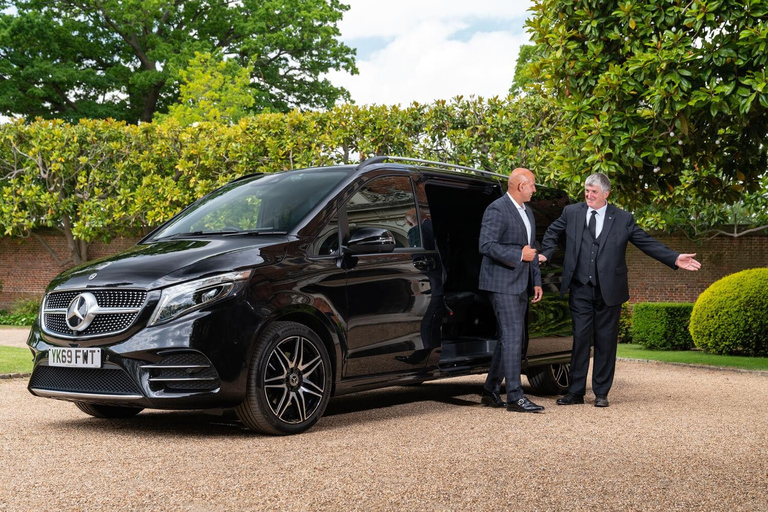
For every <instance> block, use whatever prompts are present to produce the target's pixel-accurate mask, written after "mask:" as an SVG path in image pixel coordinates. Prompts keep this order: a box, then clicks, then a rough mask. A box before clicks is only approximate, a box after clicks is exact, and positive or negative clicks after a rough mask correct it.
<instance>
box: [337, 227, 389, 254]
mask: <svg viewBox="0 0 768 512" xmlns="http://www.w3.org/2000/svg"><path fill="white" fill-rule="evenodd" d="M346 250H347V252H349V253H350V254H377V253H385V252H392V251H394V250H395V235H393V234H392V232H391V231H389V230H388V229H380V228H358V229H356V230H354V231H353V232H352V233H351V234H350V236H349V241H348V242H347V244H346Z"/></svg>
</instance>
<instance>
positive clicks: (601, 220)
mask: <svg viewBox="0 0 768 512" xmlns="http://www.w3.org/2000/svg"><path fill="white" fill-rule="evenodd" d="M607 209H608V203H605V204H604V205H603V206H602V208H600V209H597V210H595V209H594V208H587V216H586V217H585V222H586V223H587V228H589V218H590V217H591V216H592V212H593V211H594V212H597V215H595V236H596V237H597V236H600V232H601V231H602V230H603V224H605V211H606V210H607Z"/></svg>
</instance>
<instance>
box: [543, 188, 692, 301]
mask: <svg viewBox="0 0 768 512" xmlns="http://www.w3.org/2000/svg"><path fill="white" fill-rule="evenodd" d="M588 209H589V208H588V207H587V204H586V203H578V204H572V205H569V206H566V207H565V209H564V210H563V213H562V214H561V215H560V217H559V218H558V219H557V220H556V221H555V222H553V223H552V224H551V225H550V226H549V228H548V229H547V232H546V233H544V240H543V241H542V245H541V253H542V254H543V255H544V256H546V257H547V260H550V259H551V258H552V253H553V252H554V251H555V246H556V245H557V242H558V240H559V239H560V237H561V236H562V234H563V233H565V261H564V263H563V280H562V282H561V285H560V294H561V295H565V292H566V291H567V290H568V288H569V287H570V285H571V281H572V279H573V274H574V272H575V271H576V263H577V262H578V260H579V250H580V248H581V238H582V235H583V232H584V230H585V229H586V226H587V210H588ZM599 240H600V248H599V249H598V252H597V278H598V281H599V283H600V291H601V292H602V295H603V300H604V301H605V304H606V305H608V306H617V305H620V304H623V303H624V302H626V301H628V300H629V283H628V280H627V260H626V253H627V243H628V242H632V244H633V245H634V246H635V247H637V248H638V249H640V250H641V251H643V252H644V253H645V254H647V255H648V256H650V257H651V258H654V259H656V260H658V261H660V262H662V263H664V264H665V265H667V266H669V267H670V268H673V269H677V266H676V265H675V261H676V260H677V257H678V256H679V255H680V254H679V253H677V252H675V251H673V250H672V249H670V248H669V247H667V246H666V245H664V244H663V243H661V242H659V241H658V240H656V239H655V238H653V237H652V236H650V235H649V234H648V233H646V232H645V231H643V230H642V229H641V228H640V227H638V226H637V224H635V218H634V217H633V216H632V214H631V213H629V212H625V211H624V210H622V209H620V208H617V207H615V206H613V205H612V204H610V203H609V204H608V208H606V211H605V222H604V224H603V230H602V231H601V232H600V237H599Z"/></svg>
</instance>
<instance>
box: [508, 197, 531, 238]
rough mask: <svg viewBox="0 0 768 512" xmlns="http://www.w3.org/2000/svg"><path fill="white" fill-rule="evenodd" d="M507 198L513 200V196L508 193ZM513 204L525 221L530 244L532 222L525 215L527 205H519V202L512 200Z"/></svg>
mask: <svg viewBox="0 0 768 512" xmlns="http://www.w3.org/2000/svg"><path fill="white" fill-rule="evenodd" d="M507 197H509V198H510V199H512V196H511V195H509V193H507ZM512 204H513V205H515V209H516V210H517V213H519V214H520V217H521V218H522V219H523V224H525V232H526V233H527V234H528V243H529V244H530V243H531V221H530V220H528V214H527V213H525V205H522V206H521V205H519V204H517V201H515V200H514V199H512Z"/></svg>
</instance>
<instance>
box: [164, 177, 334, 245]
mask: <svg viewBox="0 0 768 512" xmlns="http://www.w3.org/2000/svg"><path fill="white" fill-rule="evenodd" d="M347 175H348V174H347V172H345V171H343V170H338V171H336V170H334V171H318V170H314V171H310V170H307V171H291V172H285V173H275V174H264V175H260V176H254V177H253V178H249V179H245V180H242V181H237V182H235V183H230V184H229V185H225V186H224V187H222V188H220V189H218V190H216V191H214V192H212V193H210V194H209V195H207V196H205V197H204V198H203V199H202V200H200V202H198V203H196V204H194V205H193V206H192V207H190V208H188V209H187V210H185V211H184V212H182V213H180V214H179V215H178V216H177V217H176V218H175V219H173V220H172V221H171V222H170V223H169V224H168V225H167V226H165V228H163V229H162V230H160V231H158V232H157V233H156V234H155V235H154V236H153V237H152V240H158V239H160V238H169V237H182V236H195V235H206V234H232V235H236V234H243V233H248V234H252V233H287V232H289V231H291V230H292V229H293V228H294V227H296V225H297V224H298V223H299V221H301V219H302V218H304V216H306V215H307V214H308V213H309V212H310V211H311V210H312V209H313V208H315V206H317V204H318V203H319V202H320V201H321V200H322V199H323V198H324V197H325V196H327V195H328V194H329V193H330V192H331V191H332V190H333V189H334V188H335V187H336V185H338V184H339V183H340V182H341V181H342V180H343V179H344V178H345V177H346V176H347Z"/></svg>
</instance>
